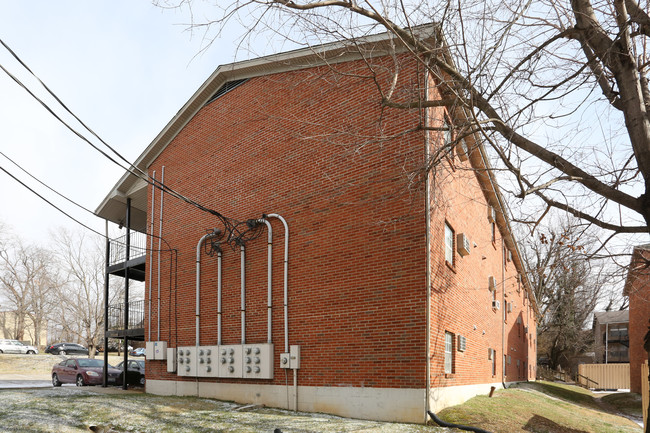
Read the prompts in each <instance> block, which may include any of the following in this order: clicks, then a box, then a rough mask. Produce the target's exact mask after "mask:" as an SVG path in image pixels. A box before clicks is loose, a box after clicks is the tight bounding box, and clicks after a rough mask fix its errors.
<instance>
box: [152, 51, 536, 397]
mask: <svg viewBox="0 0 650 433" xmlns="http://www.w3.org/2000/svg"><path fill="white" fill-rule="evenodd" d="M373 62H374V63H373V65H372V73H373V74H376V76H375V77H371V76H370V75H371V74H370V70H369V68H368V66H367V64H366V63H365V62H360V61H359V62H348V63H343V64H339V65H335V66H332V67H329V66H328V67H319V68H309V69H303V70H299V71H294V72H285V73H279V74H275V75H269V76H263V77H257V78H252V79H250V80H248V81H247V82H245V83H244V84H242V85H240V86H239V87H237V88H235V89H234V90H232V91H231V92H229V93H226V94H225V95H223V96H221V97H220V98H219V99H217V100H216V101H214V102H212V103H211V104H209V105H207V106H206V107H204V108H203V109H202V110H201V111H200V112H199V113H198V114H197V115H196V116H195V117H194V118H193V119H192V120H191V121H190V122H189V124H188V125H187V126H186V127H185V128H184V129H183V130H182V131H181V132H180V133H179V134H178V135H177V136H176V138H175V139H174V140H173V141H172V142H171V143H170V144H169V145H168V146H167V148H166V149H165V150H164V152H163V153H162V154H161V155H159V157H158V158H157V159H156V160H155V162H154V163H153V164H152V165H151V166H150V167H149V171H150V172H152V171H153V170H156V173H157V175H158V177H159V176H160V173H161V170H162V167H163V166H164V167H165V184H167V185H170V186H171V187H172V188H174V189H175V190H176V191H178V192H180V193H182V194H184V195H186V196H188V197H190V198H192V199H194V200H196V201H197V202H199V203H201V204H203V205H205V206H207V207H209V208H212V209H215V210H217V211H219V212H220V213H222V214H224V215H227V216H229V217H232V218H235V219H237V220H240V221H244V220H246V219H249V218H259V217H261V215H262V214H264V213H278V214H280V215H282V216H283V217H284V218H286V220H287V222H288V224H289V230H290V253H289V260H290V264H289V300H288V303H289V340H290V344H299V345H300V346H301V357H302V359H301V370H300V385H302V386H310V385H311V386H329V387H340V386H354V387H394V388H424V387H425V369H426V351H425V344H424V342H425V338H426V329H425V323H426V314H427V313H426V294H427V288H426V260H427V254H426V241H427V233H426V209H425V208H426V206H425V189H424V184H425V182H424V178H423V176H422V173H421V171H419V169H421V167H422V164H423V162H424V151H423V149H424V142H425V135H424V133H423V132H422V131H421V130H419V128H418V126H419V125H421V124H422V122H423V119H422V116H421V113H420V111H418V110H412V111H406V110H395V109H382V107H381V106H380V105H379V103H378V102H379V101H378V98H377V84H378V83H379V84H380V85H387V84H388V83H389V78H390V71H392V70H394V69H395V68H396V67H399V70H400V75H399V76H400V80H399V82H398V86H397V88H396V89H395V98H396V99H397V100H400V99H404V100H406V98H408V97H409V96H412V95H413V94H414V93H417V92H419V90H418V89H420V88H422V87H423V86H422V85H421V81H422V77H423V76H424V74H423V73H422V72H421V71H418V65H417V64H415V63H414V62H412V61H409V60H408V58H407V57H398V58H397V60H394V59H389V58H383V59H379V60H374V61H373ZM395 62H397V63H398V64H396V63H395ZM405 131H407V132H405ZM437 139H438V138H435V139H434V141H435V140H437ZM454 165H455V167H454V168H452V167H451V164H450V163H449V162H447V163H445V164H443V165H442V166H440V167H439V168H438V169H437V171H436V174H435V182H433V184H435V185H434V186H432V194H431V200H432V215H431V224H430V246H431V248H430V255H431V276H432V280H431V282H432V294H431V310H430V318H431V323H432V327H431V353H430V356H431V365H432V377H431V383H432V385H434V386H441V385H442V386H449V385H463V384H476V383H493V382H499V381H501V380H502V377H501V371H502V370H501V369H502V366H503V364H502V362H503V352H502V350H501V347H502V344H503V342H504V341H505V343H506V346H507V348H508V349H507V351H506V355H507V356H510V362H508V358H506V373H507V377H506V378H505V380H508V381H512V380H518V379H524V378H526V377H532V378H534V369H532V368H531V367H533V364H532V362H533V361H529V360H528V359H527V353H528V351H527V350H526V349H528V350H530V351H531V352H532V353H533V354H534V345H533V337H532V336H534V335H535V326H534V320H533V318H532V317H531V313H530V310H529V306H530V305H529V304H527V303H526V302H525V300H524V295H523V293H524V292H523V291H522V290H519V286H518V283H517V278H516V269H515V267H514V265H513V263H512V262H508V261H505V262H504V260H503V258H504V251H503V243H502V241H501V233H500V232H498V233H497V235H496V237H495V241H494V242H493V241H492V238H491V237H492V235H491V226H490V224H489V222H488V221H487V201H486V198H485V194H484V192H483V191H482V190H481V188H480V186H479V184H478V182H477V180H476V177H475V175H474V172H473V171H471V170H470V167H469V165H467V163H461V162H460V161H455V162H454ZM432 176H433V175H432ZM150 194H151V192H150ZM156 216H157V213H156ZM150 217H151V216H150ZM445 221H447V222H448V223H449V224H450V225H452V226H453V228H454V230H455V231H456V233H461V232H462V233H467V234H468V235H469V237H470V239H471V241H472V243H476V245H477V246H476V247H472V253H471V254H470V255H469V256H467V257H465V258H460V257H457V259H458V260H457V263H456V266H455V267H454V268H453V269H452V268H450V267H449V266H447V265H446V264H445V262H444V248H443V247H444V243H443V240H444V222H445ZM272 223H273V233H274V250H273V254H274V255H273V306H274V308H273V342H274V343H275V345H276V348H275V351H276V354H275V356H274V359H276V360H277V359H278V356H279V353H280V352H281V351H283V341H284V334H283V312H282V302H283V299H282V280H283V274H282V264H283V262H282V260H283V245H284V230H283V228H282V225H281V224H279V223H278V221H277V220H273V221H272ZM155 224H156V227H155V232H156V233H157V230H158V229H157V224H158V222H157V221H155ZM220 226H221V224H220V222H219V221H218V219H217V218H216V217H214V216H212V215H210V214H208V213H206V212H203V211H200V210H198V209H196V208H194V207H192V206H190V205H188V204H187V203H184V202H182V201H179V200H175V199H172V198H166V199H165V208H164V230H163V235H164V237H165V239H166V241H167V242H169V244H170V245H171V247H172V248H175V249H176V250H177V251H178V263H177V267H176V265H175V264H172V263H171V262H169V261H168V260H163V266H162V269H161V272H162V275H163V276H164V277H163V278H162V280H163V287H162V293H163V296H162V298H163V299H162V303H161V310H160V312H157V311H155V308H154V311H153V314H152V322H151V323H152V327H155V324H156V321H157V320H158V317H159V318H160V321H161V335H160V336H157V335H155V332H154V334H153V335H152V338H154V339H162V340H167V341H169V345H170V347H176V346H182V345H193V344H194V342H195V337H194V334H195V327H194V324H195V298H194V292H195V260H196V244H197V242H198V240H199V238H200V237H201V236H202V235H203V234H205V233H206V230H209V229H212V228H214V227H220ZM499 230H500V229H499V228H497V231H499ZM266 246H267V245H266V234H263V235H262V236H261V237H260V238H258V239H255V240H252V241H250V242H248V243H247V245H246V260H247V265H246V273H247V274H246V283H247V293H246V318H247V323H246V337H247V342H250V343H259V342H265V341H266V332H267V330H266V317H267V308H266V285H267V282H266V264H267V262H266V260H267V259H266V257H267V252H266V251H267V250H266ZM168 256H169V254H167V253H165V257H168ZM154 259H155V258H154ZM201 260H202V269H203V272H202V276H201V284H202V289H201V305H202V308H201V312H200V317H201V329H200V339H201V344H206V345H208V344H216V338H217V337H216V336H217V301H216V299H217V295H216V293H217V284H216V279H217V268H216V258H215V257H209V256H206V255H203V256H202V258H201ZM504 263H505V267H504V266H503V264H504ZM151 265H152V263H151V261H150V263H149V266H151ZM154 265H155V260H154ZM488 275H493V276H494V277H495V278H496V279H497V299H499V300H500V301H503V293H504V291H505V293H507V294H508V297H507V298H505V299H506V300H507V302H512V304H513V308H512V312H511V313H508V314H507V324H506V325H505V327H502V317H503V316H502V315H503V312H504V308H507V307H506V306H505V305H502V307H501V310H498V311H495V310H493V309H492V306H491V300H492V296H493V295H492V293H491V292H489V291H488V289H487V276H488ZM154 306H155V302H154ZM223 312H224V313H223V316H222V320H223V343H224V344H239V343H240V340H241V337H240V336H241V326H240V254H239V250H233V249H231V248H230V247H229V246H224V259H223ZM519 317H520V318H521V323H518V322H517V319H518V318H519ZM524 326H528V327H529V332H528V334H525V333H524V329H523V327H524ZM445 330H447V331H449V332H452V333H454V334H455V335H457V334H462V335H464V336H466V337H467V350H466V351H465V352H463V353H459V352H455V353H456V354H457V356H456V359H455V365H454V373H453V374H451V375H444V374H443V373H441V372H442V365H443V364H442V363H443V362H444V332H445ZM524 334H525V335H524ZM488 348H494V349H496V350H497V354H496V355H497V359H496V362H497V368H496V371H497V374H496V375H493V374H492V364H491V361H489V360H488ZM534 359H535V357H534V355H531V360H534ZM517 360H519V361H520V363H519V367H517V362H516V361H517ZM275 366H276V369H275V375H274V377H275V379H274V380H272V381H263V383H272V384H278V385H279V384H284V383H285V375H284V374H283V372H282V370H281V369H280V368H279V366H278V363H277V362H276V363H275ZM531 371H532V373H531ZM147 374H148V378H151V379H170V380H172V379H173V380H182V379H179V378H178V377H177V376H176V375H174V374H168V373H166V372H165V364H164V363H163V362H156V361H153V362H149V363H148V365H147ZM187 380H190V381H194V380H195V379H193V378H191V379H190V378H188V379H187ZM201 380H202V381H203V380H205V381H208V380H207V379H201ZM214 381H218V380H217V379H214ZM247 383H250V381H247Z"/></svg>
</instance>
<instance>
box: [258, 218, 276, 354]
mask: <svg viewBox="0 0 650 433" xmlns="http://www.w3.org/2000/svg"><path fill="white" fill-rule="evenodd" d="M257 221H258V222H260V223H264V224H266V229H267V230H268V240H267V243H266V245H267V247H266V248H267V259H268V262H267V266H266V267H267V276H266V281H267V285H268V288H267V298H268V299H267V306H266V308H267V310H266V311H267V321H268V324H267V336H266V339H267V343H269V344H271V343H272V342H273V337H272V332H271V331H272V328H273V314H272V312H273V280H272V278H273V272H272V271H273V229H272V228H271V223H270V222H268V221H267V220H265V219H264V218H262V219H259V220H257Z"/></svg>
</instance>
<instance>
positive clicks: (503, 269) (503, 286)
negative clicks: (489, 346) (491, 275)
mask: <svg viewBox="0 0 650 433" xmlns="http://www.w3.org/2000/svg"><path fill="white" fill-rule="evenodd" d="M505 248H506V246H505V243H504V240H503V236H502V237H501V256H502V258H501V289H502V290H501V291H502V294H501V308H502V309H503V314H502V315H501V349H502V350H503V369H502V376H501V377H502V381H501V384H502V385H503V389H507V388H508V387H507V386H506V379H507V377H506V361H507V359H508V353H507V352H508V345H507V344H506V317H507V316H506V315H507V314H508V305H507V304H506V249H505Z"/></svg>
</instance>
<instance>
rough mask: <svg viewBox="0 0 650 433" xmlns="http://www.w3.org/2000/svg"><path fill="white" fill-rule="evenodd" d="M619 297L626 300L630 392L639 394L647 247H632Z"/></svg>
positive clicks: (647, 298)
mask: <svg viewBox="0 0 650 433" xmlns="http://www.w3.org/2000/svg"><path fill="white" fill-rule="evenodd" d="M623 294H624V295H625V296H627V297H628V298H629V301H630V316H629V333H630V339H629V347H630V355H629V360H630V361H629V362H630V391H632V392H637V393H640V392H641V364H643V363H645V361H646V360H647V359H648V353H647V352H646V351H645V350H644V349H643V337H644V336H645V334H646V333H647V332H648V325H650V323H649V322H648V321H649V320H650V244H647V245H640V246H637V247H635V248H634V251H633V252H632V260H631V261H630V268H629V270H628V274H627V280H626V281H625V288H624V289H623Z"/></svg>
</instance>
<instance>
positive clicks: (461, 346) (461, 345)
mask: <svg viewBox="0 0 650 433" xmlns="http://www.w3.org/2000/svg"><path fill="white" fill-rule="evenodd" d="M466 348H467V339H466V338H465V337H463V336H462V335H459V336H458V351H459V352H464V351H465V349H466Z"/></svg>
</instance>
